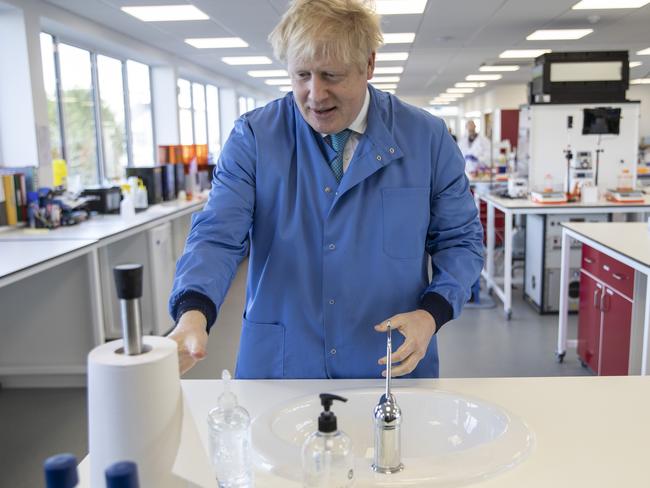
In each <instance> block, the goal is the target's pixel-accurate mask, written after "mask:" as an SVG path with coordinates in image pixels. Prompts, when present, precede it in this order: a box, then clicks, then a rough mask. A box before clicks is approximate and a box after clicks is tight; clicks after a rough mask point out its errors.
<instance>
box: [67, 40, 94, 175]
mask: <svg viewBox="0 0 650 488" xmlns="http://www.w3.org/2000/svg"><path fill="white" fill-rule="evenodd" d="M59 61H60V65H61V96H62V99H63V100H62V101H63V115H64V130H65V144H66V155H67V157H68V173H69V178H70V177H73V176H76V175H79V176H80V177H81V183H82V184H83V185H89V184H96V183H98V174H97V142H96V133H95V113H94V109H93V94H92V78H91V71H90V53H89V52H88V51H86V50H84V49H79V48H76V47H73V46H68V45H67V44H59Z"/></svg>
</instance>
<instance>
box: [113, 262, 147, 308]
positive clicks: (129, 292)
mask: <svg viewBox="0 0 650 488" xmlns="http://www.w3.org/2000/svg"><path fill="white" fill-rule="evenodd" d="M143 269H144V267H143V266H142V265H141V264H134V263H132V264H118V265H117V266H115V267H114V268H113V276H114V277H115V288H116V289H117V297H118V298H120V299H123V300H133V299H135V298H140V297H142V271H143Z"/></svg>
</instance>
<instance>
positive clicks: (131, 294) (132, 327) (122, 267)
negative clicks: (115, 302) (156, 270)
mask: <svg viewBox="0 0 650 488" xmlns="http://www.w3.org/2000/svg"><path fill="white" fill-rule="evenodd" d="M143 271H144V266H143V265H142V264H137V263H127V264H118V265H117V266H114V267H113V277H114V278H115V289H116V292H117V297H118V298H119V300H120V317H121V320H122V337H123V343H124V346H123V347H120V348H118V349H117V350H116V351H115V352H116V353H117V354H126V355H129V356H135V355H138V354H144V353H146V352H148V351H150V350H151V347H149V346H146V345H144V344H143V343H142V308H141V307H140V298H142V277H143Z"/></svg>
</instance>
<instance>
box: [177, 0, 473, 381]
mask: <svg viewBox="0 0 650 488" xmlns="http://www.w3.org/2000/svg"><path fill="white" fill-rule="evenodd" d="M270 41H271V43H272V44H273V47H274V50H275V53H276V56H277V57H278V58H279V59H280V60H281V61H282V62H284V63H286V65H287V68H288V71H289V73H290V76H291V80H292V86H293V92H292V93H289V94H287V95H286V96H285V97H284V98H281V99H278V100H275V101H273V102H270V103H269V104H267V105H266V106H265V107H262V108H259V109H256V110H254V111H252V112H249V113H247V114H245V115H243V116H242V117H241V118H240V119H239V120H238V121H237V122H236V123H235V127H234V129H233V131H232V133H231V135H230V137H229V139H228V141H227V142H226V144H225V145H224V148H223V151H222V153H221V156H220V159H219V163H218V168H217V171H216V172H215V176H214V181H213V187H212V191H211V193H210V198H209V201H208V203H207V204H206V206H205V209H204V210H203V211H202V212H200V213H198V214H197V215H196V216H195V218H194V221H193V225H192V229H191V231H190V234H189V237H188V239H187V245H186V249H185V253H184V255H183V256H182V258H181V259H180V260H179V262H178V265H177V270H176V278H175V282H174V289H173V291H172V295H171V298H170V311H171V313H172V316H173V317H174V319H175V320H176V321H177V326H176V328H175V329H174V331H173V332H172V334H171V337H173V338H174V339H175V340H176V341H177V342H178V346H179V353H180V360H181V369H182V370H186V369H188V368H190V367H191V366H193V364H194V363H195V362H196V361H198V360H200V359H201V358H202V357H204V356H205V351H206V344H207V339H208V332H209V330H210V327H211V326H212V324H213V323H214V322H215V320H216V316H217V311H218V310H219V307H220V306H221V304H222V302H223V300H224V297H225V294H226V292H227V290H228V287H229V286H230V283H231V280H232V278H233V276H234V274H235V271H236V269H237V266H238V265H239V263H240V262H241V261H242V259H243V258H244V257H245V256H246V254H247V251H248V249H249V244H250V259H249V265H248V266H249V267H248V284H247V290H246V305H245V311H244V317H243V325H242V333H241V341H240V349H239V354H238V359H237V367H236V376H237V377H239V378H358V377H365V378H368V377H380V376H381V375H382V374H384V369H385V357H384V352H385V334H383V333H382V332H384V331H385V330H386V325H387V323H388V322H389V321H390V323H391V326H392V327H393V328H396V329H398V330H399V331H400V332H401V334H396V336H399V337H398V338H397V340H396V342H397V346H398V347H397V348H396V351H395V353H394V354H393V359H394V362H395V363H397V364H395V365H394V367H393V369H392V371H393V374H394V375H395V376H402V375H409V376H415V377H436V376H438V352H437V346H436V338H435V333H436V332H437V331H438V330H439V329H440V327H441V326H442V325H443V324H444V323H445V322H447V321H449V320H451V319H452V318H454V317H457V316H458V314H459V313H460V312H461V310H462V307H463V304H464V303H465V302H466V301H467V299H468V298H469V296H470V287H471V285H472V284H473V283H474V281H476V279H477V277H478V275H479V272H480V269H481V268H482V262H483V261H482V230H481V226H480V223H479V221H478V219H477V212H476V207H475V206H474V203H473V200H472V197H471V195H470V193H469V186H468V182H467V179H466V178H465V175H464V161H463V157H462V155H461V154H460V152H459V150H458V147H457V146H456V144H455V143H454V141H453V140H452V138H451V137H450V136H449V134H448V133H447V130H446V127H445V124H444V122H442V121H441V120H439V119H437V118H435V117H433V116H431V115H429V114H428V113H426V112H424V111H422V110H419V109H417V108H415V107H412V106H409V105H407V104H405V103H403V102H401V101H400V100H399V99H398V98H396V97H394V96H392V95H390V94H388V93H384V92H381V91H378V90H376V89H375V88H373V87H372V86H370V85H369V84H368V80H369V79H370V78H372V76H373V71H374V68H375V53H376V51H377V49H378V48H379V47H380V46H381V44H382V34H381V30H380V21H379V17H378V16H377V15H376V14H375V13H374V11H373V10H371V9H370V8H369V7H368V6H366V5H365V4H364V3H362V2H360V1H357V0H296V1H294V2H293V3H292V4H291V5H290V7H289V10H288V11H287V12H286V13H285V15H284V16H283V18H282V19H281V21H280V23H279V24H278V25H277V27H276V28H275V30H274V31H273V32H272V33H271V35H270ZM429 259H430V260H431V265H432V269H433V276H432V278H431V279H429V276H428V272H427V267H428V263H429ZM218 333H219V332H218V331H214V332H212V334H213V335H215V334H216V335H218ZM217 340H218V339H217Z"/></svg>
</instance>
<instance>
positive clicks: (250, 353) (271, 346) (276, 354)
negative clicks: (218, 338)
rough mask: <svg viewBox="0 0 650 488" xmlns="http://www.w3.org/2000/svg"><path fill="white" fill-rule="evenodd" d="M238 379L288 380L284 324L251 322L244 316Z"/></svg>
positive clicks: (237, 370) (236, 374)
mask: <svg viewBox="0 0 650 488" xmlns="http://www.w3.org/2000/svg"><path fill="white" fill-rule="evenodd" d="M235 376H236V377H237V378H244V379H262V378H273V379H277V378H282V377H284V325H282V324H279V323H261V322H251V321H250V320H248V319H247V318H246V317H244V319H243V323H242V331H241V339H240V344H239V355H238V357H237V367H236V371H235Z"/></svg>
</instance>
